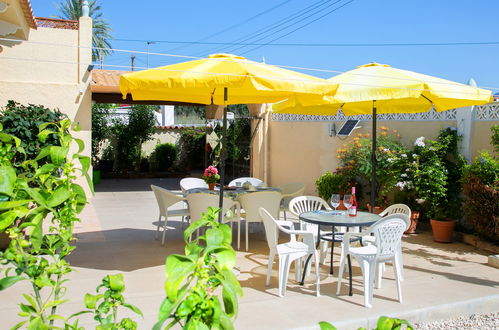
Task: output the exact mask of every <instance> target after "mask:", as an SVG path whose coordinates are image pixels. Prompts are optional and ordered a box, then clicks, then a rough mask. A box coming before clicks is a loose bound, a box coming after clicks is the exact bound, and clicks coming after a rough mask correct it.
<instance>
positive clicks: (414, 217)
mask: <svg viewBox="0 0 499 330" xmlns="http://www.w3.org/2000/svg"><path fill="white" fill-rule="evenodd" d="M419 214H420V213H419V211H412V212H411V224H410V225H409V228H408V229H407V230H406V231H405V232H404V234H415V233H416V227H417V225H418V220H419Z"/></svg>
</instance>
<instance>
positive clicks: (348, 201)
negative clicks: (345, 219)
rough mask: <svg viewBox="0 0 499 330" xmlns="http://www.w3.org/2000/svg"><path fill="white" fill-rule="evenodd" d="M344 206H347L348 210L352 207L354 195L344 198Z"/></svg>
mask: <svg viewBox="0 0 499 330" xmlns="http://www.w3.org/2000/svg"><path fill="white" fill-rule="evenodd" d="M343 205H345V207H346V208H347V210H348V209H349V208H350V206H352V195H345V196H343Z"/></svg>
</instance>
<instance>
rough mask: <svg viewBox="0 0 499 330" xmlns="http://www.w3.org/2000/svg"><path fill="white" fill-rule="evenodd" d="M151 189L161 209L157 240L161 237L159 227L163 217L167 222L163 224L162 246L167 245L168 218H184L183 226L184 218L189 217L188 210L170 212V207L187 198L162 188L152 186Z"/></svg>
mask: <svg viewBox="0 0 499 330" xmlns="http://www.w3.org/2000/svg"><path fill="white" fill-rule="evenodd" d="M151 189H152V191H153V192H154V196H155V197H156V201H157V202H158V208H159V217H158V227H157V229H156V239H158V236H159V227H160V224H161V217H164V218H165V222H164V223H163V236H162V238H161V244H162V245H164V244H165V238H166V225H167V222H168V217H169V216H178V217H182V225H183V223H184V217H186V216H189V214H190V213H189V209H188V208H181V209H173V210H170V209H169V207H170V206H173V205H174V204H176V203H178V202H181V201H185V198H183V197H180V196H177V195H175V194H174V193H172V192H171V191H169V190H167V189H165V188H161V187H158V186H155V185H151Z"/></svg>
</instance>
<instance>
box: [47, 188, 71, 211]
mask: <svg viewBox="0 0 499 330" xmlns="http://www.w3.org/2000/svg"><path fill="white" fill-rule="evenodd" d="M69 197H71V192H70V191H69V190H67V189H66V188H65V187H64V186H59V188H57V189H56V190H55V191H54V192H53V193H52V195H51V196H50V197H49V198H48V200H47V204H48V206H49V207H55V206H58V205H60V204H62V203H64V202H65V201H66V200H68V198H69Z"/></svg>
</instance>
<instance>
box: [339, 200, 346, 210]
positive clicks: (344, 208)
mask: <svg viewBox="0 0 499 330" xmlns="http://www.w3.org/2000/svg"><path fill="white" fill-rule="evenodd" d="M336 209H337V210H340V211H344V210H346V209H347V208H346V206H345V204H343V201H342V200H341V201H340V205H338V207H337V208H336Z"/></svg>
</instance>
